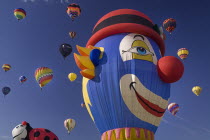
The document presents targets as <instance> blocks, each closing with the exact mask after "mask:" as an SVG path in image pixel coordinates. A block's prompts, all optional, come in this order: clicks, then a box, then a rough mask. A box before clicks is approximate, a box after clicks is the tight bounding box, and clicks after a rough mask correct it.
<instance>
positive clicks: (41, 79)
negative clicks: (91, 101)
mask: <svg viewBox="0 0 210 140" xmlns="http://www.w3.org/2000/svg"><path fill="white" fill-rule="evenodd" d="M25 2H27V1H25ZM33 2H34V1H33ZM61 2H62V1H61ZM66 13H67V15H68V16H69V17H70V18H71V19H72V21H74V20H75V19H76V18H77V17H79V16H80V14H81V8H80V6H79V5H78V4H76V3H72V4H69V5H68V7H67V9H66ZM14 16H15V18H16V19H17V20H18V21H21V20H23V19H25V18H26V16H27V13H26V11H25V10H24V9H23V8H17V9H15V10H14ZM68 35H69V37H70V38H71V39H74V38H75V37H76V35H77V33H76V32H75V31H70V32H69V33H68ZM72 50H73V49H72V46H71V45H70V44H67V43H63V44H61V45H60V47H59V52H60V54H61V55H62V56H63V58H64V59H65V58H66V57H67V56H69V55H70V54H71V52H72ZM11 68H12V67H11V65H10V64H3V66H2V69H3V70H4V71H5V72H8V71H9V70H11ZM53 75H54V74H53V70H52V69H51V68H48V67H45V66H43V67H39V68H37V69H36V70H35V72H34V77H35V80H36V82H37V83H38V85H39V87H40V88H41V89H42V88H43V87H44V86H46V85H47V84H48V83H50V82H51V81H52V79H53ZM67 77H68V79H69V80H70V81H71V82H73V81H75V80H76V79H77V74H76V73H73V72H71V73H69V74H68V76H67ZM27 80H28V78H27V77H26V76H25V75H21V76H20V77H19V82H20V83H21V84H23V83H24V82H26V81H27ZM10 92H11V88H10V87H9V86H5V87H3V88H2V93H3V94H4V96H6V95H8V94H9V93H10ZM81 107H84V104H82V105H81ZM75 125H76V121H75V120H74V119H67V120H65V121H64V127H65V128H66V129H67V131H68V133H70V131H72V129H73V128H74V127H75ZM12 136H13V139H14V140H23V139H24V140H41V139H43V140H58V137H57V136H56V135H55V134H54V133H52V132H51V131H49V130H47V129H43V128H35V129H34V128H32V127H31V126H30V124H29V123H28V122H22V124H20V125H18V126H16V127H15V128H14V129H13V131H12Z"/></svg>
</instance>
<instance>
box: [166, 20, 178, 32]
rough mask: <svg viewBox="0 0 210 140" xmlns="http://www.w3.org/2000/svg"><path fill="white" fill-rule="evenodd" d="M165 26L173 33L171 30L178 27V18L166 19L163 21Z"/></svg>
mask: <svg viewBox="0 0 210 140" xmlns="http://www.w3.org/2000/svg"><path fill="white" fill-rule="evenodd" d="M163 27H164V28H165V29H166V31H168V32H169V33H170V34H171V32H172V31H173V30H174V29H175V28H176V20H175V19H173V18H169V19H166V20H165V21H164V22H163Z"/></svg>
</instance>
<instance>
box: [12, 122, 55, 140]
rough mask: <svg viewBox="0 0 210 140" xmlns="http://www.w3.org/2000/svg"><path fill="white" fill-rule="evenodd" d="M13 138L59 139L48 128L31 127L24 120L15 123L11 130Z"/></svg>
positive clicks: (31, 139)
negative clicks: (17, 123)
mask: <svg viewBox="0 0 210 140" xmlns="http://www.w3.org/2000/svg"><path fill="white" fill-rule="evenodd" d="M12 137H13V140H59V139H58V137H57V136H56V135H55V134H54V133H53V132H51V131H50V130H48V129H45V128H32V127H31V126H30V124H29V123H28V122H26V121H24V122H22V123H21V124H19V125H17V126H16V127H15V128H14V129H13V130H12Z"/></svg>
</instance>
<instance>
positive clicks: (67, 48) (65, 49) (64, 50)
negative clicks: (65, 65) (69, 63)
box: [59, 44, 72, 58]
mask: <svg viewBox="0 0 210 140" xmlns="http://www.w3.org/2000/svg"><path fill="white" fill-rule="evenodd" d="M59 51H60V53H61V54H62V56H63V57H64V58H66V57H67V56H68V55H70V54H71V52H72V46H71V45H69V44H62V45H61V46H60V48H59Z"/></svg>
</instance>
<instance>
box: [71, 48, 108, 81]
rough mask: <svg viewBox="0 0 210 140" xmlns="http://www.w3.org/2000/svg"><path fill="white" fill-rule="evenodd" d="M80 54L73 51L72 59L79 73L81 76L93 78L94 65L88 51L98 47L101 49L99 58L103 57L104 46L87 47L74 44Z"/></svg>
mask: <svg viewBox="0 0 210 140" xmlns="http://www.w3.org/2000/svg"><path fill="white" fill-rule="evenodd" d="M76 47H77V50H78V52H79V54H80V55H78V54H76V53H74V59H75V62H76V64H77V66H78V67H79V68H80V69H81V71H80V73H81V74H82V76H83V77H86V78H88V79H93V78H94V77H95V66H94V64H93V62H92V61H91V59H90V53H91V51H92V50H93V49H99V50H100V51H101V54H100V57H99V59H101V58H102V57H103V53H104V48H103V47H94V46H91V45H89V46H88V47H86V48H85V47H80V46H78V45H77V46H76Z"/></svg>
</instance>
